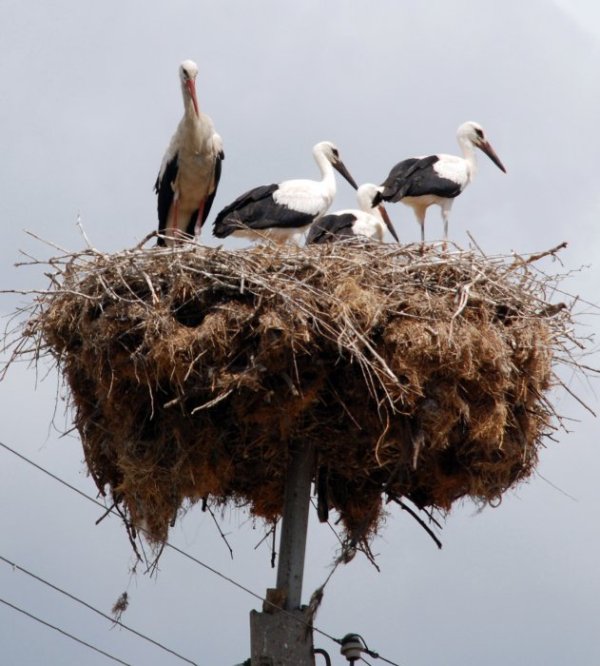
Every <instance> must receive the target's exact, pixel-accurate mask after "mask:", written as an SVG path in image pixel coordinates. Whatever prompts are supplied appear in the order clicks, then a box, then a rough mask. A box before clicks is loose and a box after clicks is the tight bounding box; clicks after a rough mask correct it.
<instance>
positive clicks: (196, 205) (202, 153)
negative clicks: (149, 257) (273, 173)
mask: <svg viewBox="0 0 600 666" xmlns="http://www.w3.org/2000/svg"><path fill="white" fill-rule="evenodd" d="M197 75H198V67H197V65H196V63H195V62H193V61H192V60H184V61H183V62H182V63H181V65H180V66H179V79H180V81H181V93H182V95H183V106H184V113H183V118H182V119H181V120H180V121H179V125H178V126H177V129H176V130H175V134H174V135H173V137H172V138H171V143H169V147H168V148H167V152H166V153H165V156H164V157H163V161H162V164H161V167H160V171H159V173H158V178H157V179H156V184H155V185H154V190H155V191H156V194H157V195H158V231H159V234H161V235H160V236H159V238H158V245H165V244H168V245H172V244H173V243H174V242H175V239H177V238H181V237H183V236H184V235H185V234H188V235H189V236H194V235H195V234H196V233H199V232H200V229H201V227H202V225H203V224H204V221H205V220H206V218H207V217H208V213H209V212H210V208H211V206H212V203H213V199H214V198H215V193H216V191H217V186H218V185H219V179H220V177H221V161H222V160H223V159H224V158H225V154H224V153H223V142H222V140H221V137H220V136H219V135H218V134H217V133H216V132H215V128H214V126H213V122H212V120H211V119H210V117H209V116H207V115H206V114H205V113H202V112H201V111H200V108H199V106H198V99H197V97H196V76H197Z"/></svg>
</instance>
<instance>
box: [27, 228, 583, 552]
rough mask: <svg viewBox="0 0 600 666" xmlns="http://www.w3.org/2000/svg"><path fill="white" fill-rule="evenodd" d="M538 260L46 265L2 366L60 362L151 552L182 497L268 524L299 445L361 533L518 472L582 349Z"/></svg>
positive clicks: (261, 251) (145, 254) (251, 252)
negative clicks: (561, 376) (397, 509)
mask: <svg viewBox="0 0 600 666" xmlns="http://www.w3.org/2000/svg"><path fill="white" fill-rule="evenodd" d="M556 249H557V248H555V250H552V251H550V252H548V253H542V254H541V255H538V256H531V257H529V258H528V259H522V258H519V257H515V256H513V257H492V258H489V257H484V256H482V255H481V254H476V253H474V252H472V251H463V250H458V249H455V250H452V251H449V252H447V253H440V251H439V250H438V249H435V248H432V247H429V248H426V249H425V251H424V252H422V251H421V250H420V248H419V247H416V246H408V247H401V246H397V245H382V244H368V243H366V244H365V243H360V242H357V241H351V242H345V243H339V244H331V245H327V246H313V247H308V248H304V249H301V250H297V249H293V250H292V249H276V248H272V247H257V248H254V249H246V250H240V251H233V252H232V251H227V250H223V249H211V248H206V247H201V246H197V245H184V246H181V247H179V248H176V249H173V250H171V249H158V248H156V249H149V250H143V249H141V248H139V247H138V248H136V249H134V250H130V251H125V252H121V253H119V254H114V255H104V254H102V253H100V252H97V251H95V250H93V249H91V248H90V249H88V250H86V251H83V252H79V253H75V254H65V255H63V256H61V257H59V258H56V259H53V260H51V261H50V262H48V263H49V264H50V265H51V267H52V269H53V274H52V277H51V287H50V289H49V290H48V291H46V292H43V293H40V294H39V295H38V297H37V300H36V303H35V305H34V306H33V307H32V312H31V314H30V318H29V321H28V322H27V324H26V325H25V326H24V329H23V330H22V331H21V333H20V338H19V341H18V343H17V345H16V348H15V352H14V357H15V358H16V357H18V356H20V355H22V354H33V355H34V356H35V357H36V358H39V357H40V356H43V355H45V354H50V355H51V356H52V357H54V358H55V359H56V361H57V362H58V365H59V367H60V369H61V371H62V373H63V374H64V377H65V378H66V380H67V382H68V386H69V388H70V392H71V398H72V405H73V407H74V414H75V424H76V426H77V428H78V430H79V433H80V435H81V440H82V443H83V449H84V453H85V459H86V462H87V466H88V469H89V472H90V474H91V475H92V477H93V478H94V480H95V482H96V484H97V486H98V488H99V489H100V491H101V492H102V493H105V492H106V490H107V489H108V490H109V491H110V493H111V495H112V498H113V499H114V501H115V502H116V503H117V504H118V505H119V506H120V507H121V509H122V510H123V512H124V514H125V515H126V516H127V519H128V521H129V523H130V525H131V526H133V527H134V528H135V527H139V526H143V527H144V529H145V530H147V533H148V535H149V537H150V538H151V540H154V541H156V542H162V541H164V540H165V539H166V537H167V532H168V529H169V525H170V524H172V521H173V520H174V519H175V517H176V515H177V512H178V511H179V510H180V508H181V507H182V504H184V503H185V501H186V500H189V501H191V502H195V501H197V500H199V499H201V498H202V499H209V500H210V501H211V502H212V504H213V505H214V504H217V505H225V504H227V503H233V504H234V505H242V504H243V505H248V506H249V507H250V510H251V511H252V512H253V513H254V514H255V515H257V516H260V517H263V518H265V519H266V520H268V521H271V520H274V519H276V518H277V517H278V516H279V515H280V513H281V508H282V497H283V486H284V477H285V472H286V464H287V462H288V458H289V452H290V450H291V449H292V447H297V446H306V445H307V444H312V446H313V447H314V450H315V452H316V462H315V472H317V470H319V476H320V478H321V479H324V480H325V485H324V486H323V488H326V498H325V501H326V502H327V503H328V504H329V506H330V507H332V508H334V509H335V510H337V512H338V513H339V515H340V517H341V520H342V522H343V524H344V526H345V528H346V530H347V532H348V534H349V535H350V537H351V538H352V539H354V540H355V541H356V540H358V541H361V540H362V541H365V540H367V539H368V538H369V537H371V536H372V535H373V534H374V533H375V532H376V530H377V528H378V526H379V524H380V521H381V517H382V515H383V503H384V501H386V500H389V499H395V500H402V499H404V498H408V499H410V500H412V502H413V503H414V504H415V505H416V506H417V507H419V508H423V509H432V508H436V509H440V510H447V509H449V508H450V507H451V505H452V504H453V502H455V501H456V500H458V499H459V498H462V497H471V498H473V499H475V500H477V501H483V502H493V501H496V500H498V499H499V498H500V497H501V495H502V494H503V493H504V492H505V491H506V490H507V489H508V488H511V487H512V486H514V485H515V484H516V483H518V482H519V481H522V480H523V479H526V478H527V477H528V476H529V475H530V474H531V473H532V470H533V469H534V467H535V465H536V462H537V459H538V452H539V449H540V446H542V443H543V441H544V437H545V436H547V435H549V434H550V433H551V432H552V431H553V430H554V429H556V427H557V422H556V419H555V417H556V415H555V414H554V410H553V408H552V405H551V403H550V402H549V400H548V389H550V387H551V386H553V384H554V383H555V382H556V381H557V376H556V373H555V367H556V364H558V363H560V362H564V363H570V364H573V363H574V361H573V357H572V354H571V350H572V349H573V348H574V347H575V346H577V345H579V341H577V340H575V339H574V338H573V333H572V312H571V307H570V306H568V305H565V304H563V303H559V304H551V303H550V296H551V293H552V289H553V288H554V287H555V286H556V282H557V279H558V278H556V277H548V276H546V275H545V274H544V273H543V272H540V271H539V270H538V269H537V268H535V266H534V264H535V262H536V261H537V260H538V259H540V258H541V257H543V256H547V255H548V254H553V253H554V252H555V251H556ZM322 499H323V498H322Z"/></svg>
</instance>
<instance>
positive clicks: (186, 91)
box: [179, 60, 200, 116]
mask: <svg viewBox="0 0 600 666" xmlns="http://www.w3.org/2000/svg"><path fill="white" fill-rule="evenodd" d="M196 76H198V65H196V63H195V62H194V61H193V60H184V61H183V62H182V63H181V65H179V80H180V81H181V91H182V93H183V100H184V103H185V104H187V101H188V99H189V100H191V102H192V104H193V106H194V111H195V112H196V115H197V116H198V115H200V112H199V110H198V100H197V98H196Z"/></svg>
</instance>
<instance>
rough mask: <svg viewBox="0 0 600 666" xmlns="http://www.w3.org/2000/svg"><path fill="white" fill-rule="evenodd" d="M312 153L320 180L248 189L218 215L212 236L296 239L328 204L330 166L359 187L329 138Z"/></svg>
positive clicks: (331, 186)
mask: <svg viewBox="0 0 600 666" xmlns="http://www.w3.org/2000/svg"><path fill="white" fill-rule="evenodd" d="M313 156H314V158H315V161H316V163H317V165H318V167H319V169H320V171H321V176H322V178H321V180H285V181H283V182H282V183H279V184H274V185H262V186H260V187H255V188H254V189H252V190H249V191H248V192H246V193H244V194H242V195H241V196H239V197H238V198H237V199H236V200H235V201H234V202H233V203H231V204H229V206H226V207H225V208H223V210H222V211H221V212H220V213H219V214H218V215H217V217H216V219H215V223H214V234H215V236H216V237H217V238H225V237H226V236H229V235H232V236H238V237H240V238H249V239H251V240H259V239H269V240H273V241H275V242H276V243H285V242H287V241H290V240H291V241H294V242H299V240H300V239H301V238H302V236H303V234H304V232H305V231H306V229H307V228H308V227H309V226H310V224H311V223H312V222H313V221H314V220H316V219H318V218H319V217H321V216H322V215H323V214H324V213H325V212H326V211H327V209H328V208H329V206H331V202H332V201H333V197H334V196H335V191H336V186H335V174H334V173H333V169H336V170H337V171H338V172H339V173H340V174H341V175H342V176H343V177H344V178H345V179H346V180H347V181H348V182H349V183H350V185H352V187H353V188H354V189H357V187H358V186H357V184H356V183H355V182H354V179H353V178H352V176H351V175H350V173H349V172H348V170H347V169H346V167H345V166H344V163H343V162H342V160H341V159H340V155H339V152H338V149H337V148H336V147H335V146H334V145H333V143H331V141H321V142H320V143H317V144H316V145H315V146H314V147H313Z"/></svg>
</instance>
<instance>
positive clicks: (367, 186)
mask: <svg viewBox="0 0 600 666" xmlns="http://www.w3.org/2000/svg"><path fill="white" fill-rule="evenodd" d="M378 193H379V186H377V185H373V183H363V184H362V185H361V186H360V187H359V188H358V190H356V200H357V201H358V207H359V208H360V209H361V210H364V211H365V213H370V212H371V211H372V210H373V208H376V207H377V204H373V199H374V198H375V195H377V194H378Z"/></svg>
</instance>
